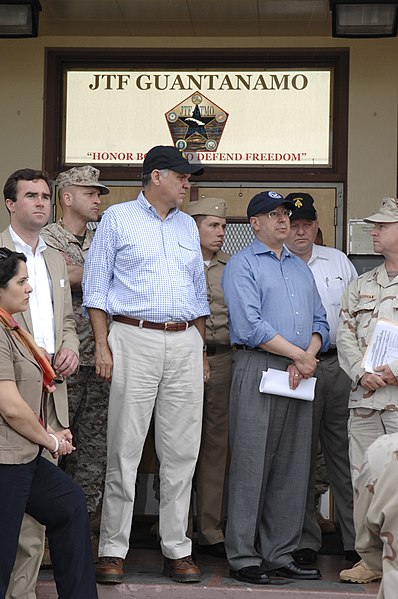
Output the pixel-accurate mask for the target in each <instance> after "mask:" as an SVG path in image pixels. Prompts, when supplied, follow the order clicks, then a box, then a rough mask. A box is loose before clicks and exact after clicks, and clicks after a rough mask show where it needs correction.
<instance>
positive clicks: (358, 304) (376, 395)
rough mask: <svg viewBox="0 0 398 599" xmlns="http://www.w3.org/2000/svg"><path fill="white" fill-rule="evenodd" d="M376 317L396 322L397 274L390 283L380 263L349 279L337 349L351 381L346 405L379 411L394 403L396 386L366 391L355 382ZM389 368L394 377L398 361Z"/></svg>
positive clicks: (397, 403)
mask: <svg viewBox="0 0 398 599" xmlns="http://www.w3.org/2000/svg"><path fill="white" fill-rule="evenodd" d="M378 318H385V319H388V320H393V321H395V322H397V323H398V277H395V278H394V279H393V280H392V281H391V282H390V279H389V278H388V275H387V271H386V268H385V265H384V264H382V265H380V266H378V267H377V268H374V269H373V270H371V271H370V272H367V273H364V274H363V275H361V276H360V277H358V278H357V279H355V280H354V281H352V282H351V283H350V284H349V286H348V287H347V289H346V291H345V293H344V295H343V297H342V300H341V311H340V323H339V327H338V330H337V349H338V354H339V362H340V366H341V367H342V369H343V370H344V371H345V372H346V373H347V374H348V376H349V377H350V378H351V380H352V381H353V382H352V387H351V394H350V400H349V407H350V408H372V409H374V410H383V409H393V408H394V407H395V406H398V387H397V386H395V385H387V387H382V388H380V389H377V390H376V391H368V390H367V389H365V388H364V387H361V386H360V385H358V381H359V380H360V378H361V377H362V376H363V375H364V374H365V370H364V369H363V368H362V366H361V362H362V359H363V356H364V354H365V351H366V348H367V347H368V345H369V342H370V339H371V336H372V333H373V330H374V328H375V325H376V321H377V319H378ZM389 367H390V368H391V370H392V372H393V374H394V376H396V377H397V376H398V360H394V361H393V362H391V363H390V364H389Z"/></svg>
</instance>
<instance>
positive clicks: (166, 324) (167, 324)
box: [164, 320, 177, 331]
mask: <svg viewBox="0 0 398 599" xmlns="http://www.w3.org/2000/svg"><path fill="white" fill-rule="evenodd" d="M173 324H177V323H176V322H173V321H172V320H168V321H167V322H165V323H164V330H165V331H167V328H168V327H169V326H170V325H173Z"/></svg>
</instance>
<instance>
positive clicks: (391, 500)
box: [354, 434, 398, 599]
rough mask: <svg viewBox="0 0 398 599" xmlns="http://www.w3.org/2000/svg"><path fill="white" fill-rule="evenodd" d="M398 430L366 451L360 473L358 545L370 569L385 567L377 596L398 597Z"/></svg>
mask: <svg viewBox="0 0 398 599" xmlns="http://www.w3.org/2000/svg"><path fill="white" fill-rule="evenodd" d="M397 451H398V434H392V435H383V436H381V437H380V438H379V439H378V440H377V441H376V443H373V444H372V445H371V447H370V448H369V450H368V452H367V453H366V454H365V461H364V463H363V466H362V470H361V472H360V474H359V475H358V477H357V486H356V492H357V493H356V494H357V501H356V502H355V509H354V519H355V527H356V529H357V542H356V549H357V551H358V553H359V554H360V555H361V557H362V558H363V560H364V562H365V564H366V565H367V567H368V568H370V569H371V570H382V571H383V580H382V583H381V585H380V588H379V594H378V595H377V599H396V597H397V589H398V557H397V556H398V502H397V488H398V462H397V457H396V455H397Z"/></svg>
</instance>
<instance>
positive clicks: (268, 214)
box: [222, 191, 329, 584]
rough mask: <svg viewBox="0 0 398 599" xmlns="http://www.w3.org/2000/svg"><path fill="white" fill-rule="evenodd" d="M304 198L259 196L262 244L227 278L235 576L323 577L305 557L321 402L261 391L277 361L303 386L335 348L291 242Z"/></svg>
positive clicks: (255, 213)
mask: <svg viewBox="0 0 398 599" xmlns="http://www.w3.org/2000/svg"><path fill="white" fill-rule="evenodd" d="M294 208H295V205H294V203H293V202H291V201H290V200H286V199H285V198H284V197H283V196H282V195H280V194H279V193H277V192H275V191H263V192H261V193H259V194H257V195H256V196H254V198H252V199H251V200H250V202H249V205H248V207H247V216H248V218H249V222H250V225H251V227H252V230H253V232H254V235H255V239H254V241H253V243H252V244H251V245H250V246H249V247H247V248H245V249H243V250H242V251H240V252H239V253H237V254H235V255H234V256H232V258H231V259H230V260H229V262H228V264H227V265H226V267H225V270H224V274H223V279H222V285H223V289H224V297H225V301H226V304H227V306H228V311H229V330H230V337H231V342H232V343H233V345H234V348H235V350H236V353H235V357H234V366H233V374H232V384H231V395H230V404H229V409H230V420H229V424H230V448H231V465H230V473H229V494H228V520H227V530H226V538H225V548H226V552H227V557H228V561H229V564H230V567H231V576H232V577H234V578H236V579H237V580H241V581H243V582H246V583H253V584H269V583H270V581H271V580H272V578H271V577H273V576H276V577H284V578H293V579H317V578H320V572H319V570H317V569H315V568H310V569H309V568H303V567H302V566H301V565H300V564H298V563H296V562H295V561H294V558H293V552H294V551H295V550H296V549H297V547H298V543H299V540H300V535H301V527H302V523H303V518H304V510H305V500H306V495H307V484H308V475H309V466H310V454H311V428H312V403H311V402H310V401H304V400H301V399H296V398H289V397H287V396H279V395H273V394H269V393H262V392H260V391H259V385H260V381H261V378H262V373H263V371H265V370H268V369H269V368H272V369H276V370H282V371H287V372H288V374H289V377H288V378H289V386H290V388H291V389H296V388H297V387H298V386H299V384H300V382H301V381H302V380H303V378H306V379H307V378H309V377H311V376H312V375H313V374H314V372H315V369H316V366H317V359H316V355H317V353H318V351H319V350H320V349H323V350H327V349H328V345H329V333H328V330H329V327H328V324H327V321H326V314H325V310H324V308H323V306H322V303H321V299H320V297H319V293H318V291H317V289H316V285H315V281H314V278H313V276H312V273H311V271H310V270H309V268H308V267H307V265H306V264H304V262H303V261H302V260H300V258H297V257H296V256H293V255H292V254H290V253H289V252H288V250H287V249H286V248H285V247H284V245H283V244H284V242H285V240H286V238H287V236H288V234H289V230H290V221H289V217H290V216H291V214H292V210H294Z"/></svg>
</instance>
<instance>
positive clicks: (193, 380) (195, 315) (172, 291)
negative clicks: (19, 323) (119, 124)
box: [83, 146, 209, 583]
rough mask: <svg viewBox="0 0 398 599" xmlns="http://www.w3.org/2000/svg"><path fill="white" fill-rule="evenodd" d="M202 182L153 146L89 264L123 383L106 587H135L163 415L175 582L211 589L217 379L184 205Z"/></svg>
mask: <svg viewBox="0 0 398 599" xmlns="http://www.w3.org/2000/svg"><path fill="white" fill-rule="evenodd" d="M202 172H203V169H201V168H198V167H197V166H196V165H192V164H190V163H189V162H188V160H186V158H184V157H183V155H182V154H181V153H180V152H179V151H178V150H177V149H176V148H174V147H169V146H156V147H154V148H152V149H151V150H150V151H149V152H148V154H147V155H146V158H145V160H144V164H143V179H142V184H143V192H142V193H140V194H139V196H138V198H137V199H136V200H133V201H130V202H125V203H122V204H118V205H114V206H112V207H110V208H108V210H106V212H105V213H104V216H103V218H102V220H101V223H100V225H99V226H98V229H97V232H96V234H95V237H94V241H93V243H92V245H91V248H90V252H89V255H88V257H87V260H86V264H85V270H84V277H83V290H84V297H83V305H84V306H85V307H86V308H87V309H88V313H89V316H90V320H91V324H92V327H93V331H94V337H95V343H96V371H97V374H98V376H100V377H101V378H103V379H104V380H110V381H111V391H110V398H109V416H108V439H107V442H108V463H107V473H106V481H105V494H104V500H103V510H102V522H101V533H100V542H99V556H100V559H99V565H98V569H97V580H98V582H111V583H118V582H121V581H122V579H123V560H124V558H125V556H126V554H127V551H128V549H129V537H130V529H131V521H132V514H133V508H134V498H135V482H136V474H137V468H138V464H139V461H140V458H141V453H142V449H143V445H144V441H145V437H146V434H147V432H148V427H149V424H150V421H151V417H152V415H153V417H154V423H155V444H156V452H157V455H158V458H159V462H160V470H159V474H160V506H159V529H160V536H161V549H162V553H163V556H164V570H163V573H164V574H165V575H166V576H169V577H171V578H172V579H173V580H175V581H177V582H198V581H199V580H200V569H199V568H198V566H197V565H196V564H195V563H194V561H193V560H192V557H191V540H190V539H189V538H188V537H187V535H186V531H187V525H188V512H189V504H190V493H191V485H192V476H193V473H194V470H195V464H196V460H197V456H198V452H199V445H200V437H201V422H202V406H203V381H204V377H205V376H208V365H207V361H206V358H205V357H204V356H205V354H204V353H203V339H204V335H205V319H206V316H207V315H208V314H209V306H208V303H207V295H206V283H205V277H204V269H203V259H202V254H201V250H200V242H199V235H198V230H197V227H196V224H195V222H194V220H193V219H192V218H191V217H190V216H188V215H187V214H185V213H184V212H181V211H180V210H179V207H180V206H181V205H182V203H183V201H184V198H185V194H186V191H187V190H188V189H189V188H190V183H189V178H190V176H191V174H194V175H200V174H202ZM108 315H109V316H111V318H112V322H111V325H110V330H109V334H108V330H107V316H108Z"/></svg>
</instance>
